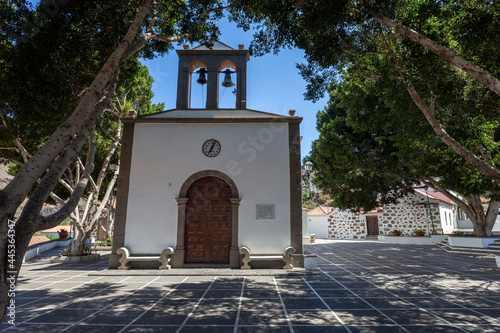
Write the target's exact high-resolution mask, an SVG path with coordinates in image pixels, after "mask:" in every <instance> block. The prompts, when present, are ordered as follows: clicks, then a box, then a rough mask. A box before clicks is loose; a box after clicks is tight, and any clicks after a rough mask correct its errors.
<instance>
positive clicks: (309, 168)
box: [302, 161, 313, 194]
mask: <svg viewBox="0 0 500 333" xmlns="http://www.w3.org/2000/svg"><path fill="white" fill-rule="evenodd" d="M312 167H313V164H312V162H311V161H307V162H306V163H305V164H304V176H303V177H302V179H303V180H304V183H306V184H307V193H308V194H310V193H311V183H310V181H309V178H310V176H311V171H312Z"/></svg>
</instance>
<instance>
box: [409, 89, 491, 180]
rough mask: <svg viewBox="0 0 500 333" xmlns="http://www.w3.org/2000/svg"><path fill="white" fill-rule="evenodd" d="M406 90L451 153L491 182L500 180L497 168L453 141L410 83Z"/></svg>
mask: <svg viewBox="0 0 500 333" xmlns="http://www.w3.org/2000/svg"><path fill="white" fill-rule="evenodd" d="M406 89H407V90H408V93H409V94H410V96H411V98H412V99H413V101H414V102H415V104H416V105H417V106H418V108H419V109H420V111H422V113H423V114H424V116H425V118H426V119H427V121H428V122H429V124H430V125H431V127H432V129H433V130H434V132H436V134H437V136H438V137H439V138H440V139H441V140H442V141H443V142H444V143H445V144H446V145H447V146H448V147H450V148H451V149H453V151H455V152H456V153H457V154H458V155H460V156H461V157H463V158H464V159H465V160H466V161H467V162H468V163H469V164H471V165H472V166H473V167H475V168H477V169H478V170H479V171H481V172H482V173H483V174H484V175H485V176H486V177H488V178H489V179H492V180H500V170H498V169H497V168H495V167H493V166H492V165H490V164H488V163H486V162H485V161H483V160H481V159H480V158H479V157H477V156H476V155H474V154H473V153H471V152H470V151H469V150H467V148H465V147H464V146H462V145H461V144H460V143H458V142H457V141H456V140H455V139H453V138H452V137H451V136H450V135H449V134H448V133H446V131H445V130H444V128H443V127H442V126H441V124H440V123H439V122H438V121H437V119H436V118H435V117H434V115H433V114H432V112H431V110H429V108H428V107H427V105H426V104H425V102H424V101H423V100H422V99H421V98H420V96H419V95H418V93H417V91H416V90H415V87H413V85H412V84H411V83H410V84H408V85H407V86H406Z"/></svg>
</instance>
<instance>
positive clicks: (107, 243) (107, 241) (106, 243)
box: [98, 238, 113, 246]
mask: <svg viewBox="0 0 500 333" xmlns="http://www.w3.org/2000/svg"><path fill="white" fill-rule="evenodd" d="M98 245H99V246H112V245H113V238H106V239H105V240H103V241H102V242H100V243H99V244H98Z"/></svg>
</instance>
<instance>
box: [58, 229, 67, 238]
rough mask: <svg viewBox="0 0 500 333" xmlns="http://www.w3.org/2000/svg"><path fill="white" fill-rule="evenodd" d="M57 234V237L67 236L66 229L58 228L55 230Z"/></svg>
mask: <svg viewBox="0 0 500 333" xmlns="http://www.w3.org/2000/svg"><path fill="white" fill-rule="evenodd" d="M57 233H58V234H59V239H66V238H67V237H68V232H67V231H66V229H62V228H61V230H59V231H58V232H57Z"/></svg>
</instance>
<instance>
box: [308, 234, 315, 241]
mask: <svg viewBox="0 0 500 333" xmlns="http://www.w3.org/2000/svg"><path fill="white" fill-rule="evenodd" d="M309 243H316V235H315V234H310V235H309Z"/></svg>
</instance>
